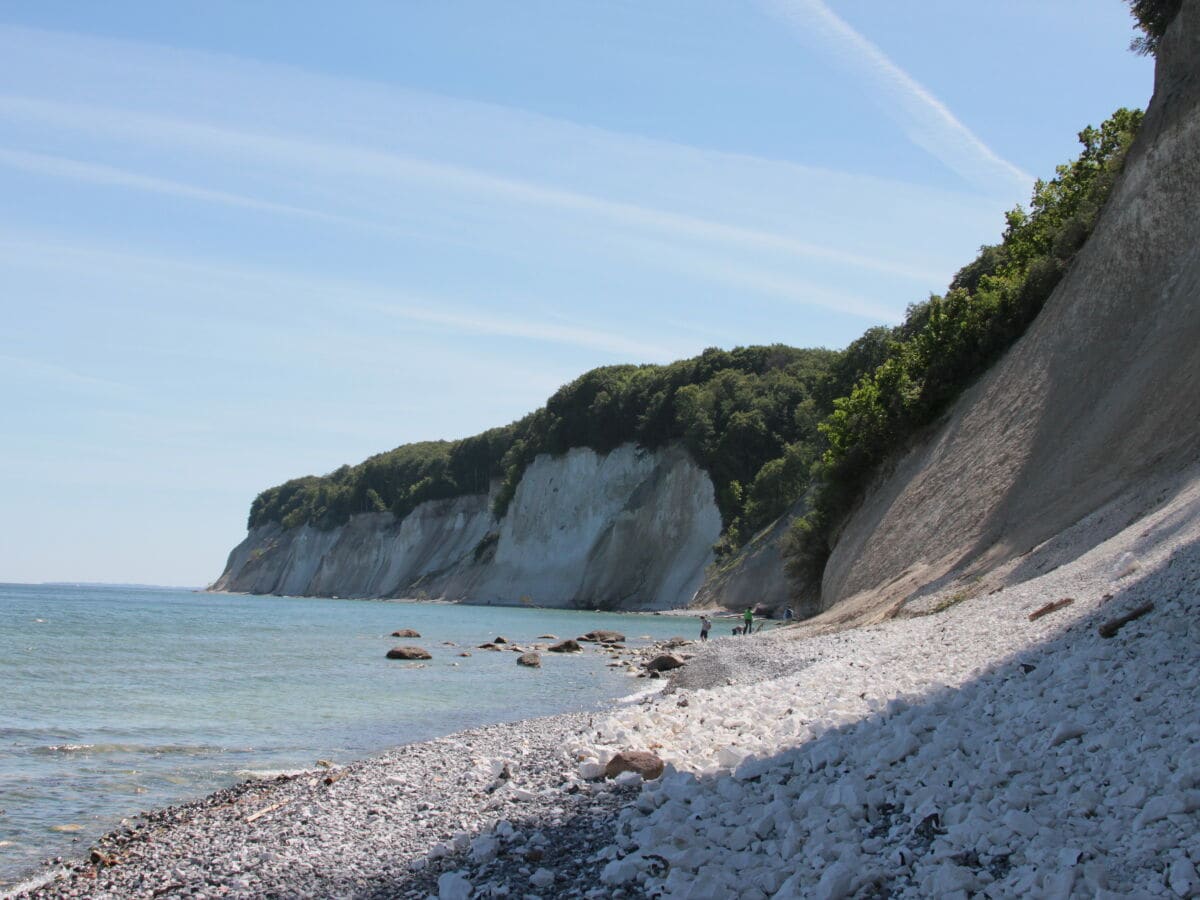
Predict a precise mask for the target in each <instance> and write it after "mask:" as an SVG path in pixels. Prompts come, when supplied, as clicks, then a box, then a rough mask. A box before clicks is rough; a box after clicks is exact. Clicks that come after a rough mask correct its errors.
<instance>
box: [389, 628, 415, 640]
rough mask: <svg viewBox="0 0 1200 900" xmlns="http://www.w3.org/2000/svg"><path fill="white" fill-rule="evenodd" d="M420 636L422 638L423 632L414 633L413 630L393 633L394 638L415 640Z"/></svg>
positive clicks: (406, 629) (405, 629)
mask: <svg viewBox="0 0 1200 900" xmlns="http://www.w3.org/2000/svg"><path fill="white" fill-rule="evenodd" d="M420 636H421V632H419V631H414V630H413V629H411V628H401V629H399V630H398V631H393V632H392V637H407V638H415V637H420Z"/></svg>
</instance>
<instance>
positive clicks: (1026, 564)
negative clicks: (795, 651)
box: [822, 0, 1200, 613]
mask: <svg viewBox="0 0 1200 900" xmlns="http://www.w3.org/2000/svg"><path fill="white" fill-rule="evenodd" d="M1198 197H1200V0H1186V2H1185V3H1184V4H1183V9H1182V11H1181V12H1180V13H1179V15H1178V17H1177V19H1176V20H1175V22H1174V23H1173V25H1172V26H1171V28H1170V30H1169V31H1168V33H1167V35H1166V37H1165V38H1164V40H1163V43H1162V47H1161V49H1160V54H1159V61H1158V68H1157V72H1156V79H1155V92H1154V98H1153V101H1152V102H1151V104H1150V108H1149V109H1148V111H1147V115H1146V119H1145V122H1144V124H1143V126H1142V130H1141V133H1140V134H1139V136H1138V138H1137V141H1136V142H1135V144H1134V146H1133V147H1132V148H1131V150H1130V153H1129V155H1128V157H1127V160H1126V168H1125V172H1124V174H1123V175H1122V177H1121V179H1120V181H1119V182H1118V184H1117V185H1116V186H1115V188H1114V190H1113V192H1112V194H1111V196H1110V198H1109V201H1108V204H1107V206H1106V207H1105V209H1104V210H1103V212H1102V214H1101V217H1100V219H1099V221H1098V222H1097V225H1096V229H1095V231H1094V232H1093V234H1092V236H1091V238H1090V239H1089V240H1088V242H1087V244H1086V245H1085V246H1084V247H1083V249H1082V250H1081V251H1080V253H1079V255H1078V256H1077V257H1076V259H1075V261H1074V263H1073V265H1072V267H1071V269H1070V271H1069V272H1068V273H1067V275H1066V277H1065V278H1064V279H1063V281H1062V282H1061V283H1060V285H1059V286H1058V289H1057V290H1056V291H1055V292H1054V294H1053V295H1052V296H1051V297H1050V299H1049V301H1048V302H1047V305H1046V307H1045V309H1044V310H1043V311H1042V313H1041V315H1040V316H1039V317H1038V318H1037V320H1036V321H1035V322H1034V323H1033V325H1032V326H1031V328H1030V329H1029V331H1028V333H1027V334H1026V335H1025V336H1024V337H1023V338H1022V339H1021V340H1020V341H1018V342H1017V344H1016V345H1014V346H1013V348H1012V349H1011V350H1010V351H1009V353H1008V354H1007V355H1006V356H1005V357H1004V358H1003V359H1002V360H1001V361H1000V362H999V363H997V365H996V366H995V367H993V369H992V370H991V371H990V372H988V374H987V375H986V376H984V378H982V379H981V380H980V382H979V383H978V384H976V385H975V386H974V387H973V388H972V389H971V390H969V391H968V392H967V393H966V394H964V395H963V397H962V398H960V400H959V402H958V403H957V404H956V405H955V406H954V408H953V409H952V410H951V411H950V412H949V414H948V415H947V417H946V420H945V421H944V423H943V424H942V425H941V426H940V427H939V428H937V429H935V430H934V431H933V432H932V434H931V435H930V437H929V439H928V440H927V441H926V442H924V443H923V444H922V445H921V446H919V447H917V448H915V449H914V450H912V452H910V453H909V454H908V455H907V456H906V457H905V458H903V459H901V460H899V461H898V463H897V464H896V466H895V468H894V471H892V472H891V473H890V474H887V475H885V476H883V477H881V478H880V479H879V481H878V482H877V483H876V485H875V486H874V487H873V489H872V490H871V491H869V492H868V495H867V497H866V498H865V500H864V502H863V504H862V506H861V508H860V509H858V510H857V512H856V513H854V514H853V515H852V516H851V517H850V519H849V521H848V522H847V523H846V524H845V527H844V528H843V530H842V532H841V535H840V538H839V539H838V541H837V544H836V546H835V548H834V550H833V555H832V557H831V558H830V560H829V564H828V566H827V568H826V571H825V577H824V583H823V586H822V603H823V605H824V606H826V607H828V606H833V605H835V604H848V605H850V606H854V605H856V604H857V605H858V606H860V607H861V610H862V612H863V613H866V612H867V610H868V608H869V607H871V606H874V607H875V608H876V609H883V608H892V609H895V608H896V607H894V606H892V604H895V603H898V602H902V601H904V599H905V598H906V597H910V596H912V595H913V594H914V592H920V591H929V590H939V589H944V588H946V587H947V586H949V585H955V584H957V585H960V586H963V588H964V589H965V590H968V591H969V592H984V593H986V591H987V590H989V589H991V588H992V587H993V586H995V585H1002V584H1006V583H1013V582H1014V581H1019V580H1022V579H1023V578H1025V577H1029V575H1030V574H1032V573H1034V572H1036V571H1038V570H1040V571H1048V568H1053V567H1055V566H1057V565H1061V564H1062V563H1063V562H1066V561H1068V560H1069V559H1073V558H1074V557H1076V556H1078V555H1079V554H1081V553H1083V552H1085V551H1086V550H1087V549H1090V547H1092V546H1095V545H1096V544H1097V543H1099V542H1100V541H1102V540H1104V539H1105V538H1106V537H1108V536H1109V535H1111V534H1112V533H1114V532H1115V531H1116V530H1119V529H1120V528H1123V527H1125V526H1126V525H1128V524H1129V522H1130V521H1135V520H1136V519H1137V518H1138V517H1140V516H1141V515H1143V514H1145V512H1146V511H1147V510H1148V509H1150V508H1152V507H1153V506H1154V505H1155V504H1157V503H1160V502H1161V501H1162V500H1163V499H1164V497H1165V496H1166V494H1164V491H1166V492H1169V491H1171V490H1175V489H1178V481H1177V477H1178V476H1179V475H1180V473H1183V472H1185V471H1186V470H1187V469H1188V467H1189V466H1190V465H1191V464H1192V463H1193V461H1195V460H1196V458H1197V448H1198V447H1200V203H1198V202H1197V198H1198ZM1173 479H1174V480H1173Z"/></svg>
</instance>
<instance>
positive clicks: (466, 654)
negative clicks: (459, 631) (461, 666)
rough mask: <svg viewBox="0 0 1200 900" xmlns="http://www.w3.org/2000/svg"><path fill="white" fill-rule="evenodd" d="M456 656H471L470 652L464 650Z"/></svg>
mask: <svg viewBox="0 0 1200 900" xmlns="http://www.w3.org/2000/svg"><path fill="white" fill-rule="evenodd" d="M458 655H459V656H470V655H471V652H470V651H469V650H464V651H463V652H462V653H460V654H458Z"/></svg>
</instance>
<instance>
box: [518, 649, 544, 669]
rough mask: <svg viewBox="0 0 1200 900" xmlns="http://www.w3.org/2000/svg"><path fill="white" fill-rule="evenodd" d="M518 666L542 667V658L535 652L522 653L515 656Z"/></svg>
mask: <svg viewBox="0 0 1200 900" xmlns="http://www.w3.org/2000/svg"><path fill="white" fill-rule="evenodd" d="M517 665H518V666H528V667H529V668H531V669H540V668H541V667H542V658H541V657H540V656H538V655H537V654H536V653H522V654H521V655H520V656H518V657H517Z"/></svg>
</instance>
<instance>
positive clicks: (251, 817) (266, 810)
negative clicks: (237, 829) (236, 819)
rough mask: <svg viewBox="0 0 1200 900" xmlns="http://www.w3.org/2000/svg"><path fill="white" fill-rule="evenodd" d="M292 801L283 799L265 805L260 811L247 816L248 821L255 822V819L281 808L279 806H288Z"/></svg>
mask: <svg viewBox="0 0 1200 900" xmlns="http://www.w3.org/2000/svg"><path fill="white" fill-rule="evenodd" d="M290 802H291V801H290V800H281V801H280V802H279V803H272V804H271V805H270V806H264V807H263V808H262V809H260V810H259V811H258V812H256V813H251V814H250V815H248V816H246V822H247V823H249V822H253V821H254V820H255V819H261V818H262V817H263V816H265V815H266V814H267V813H269V812H275V810H277V809H279V807H281V806H287V805H288V804H289V803H290Z"/></svg>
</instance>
